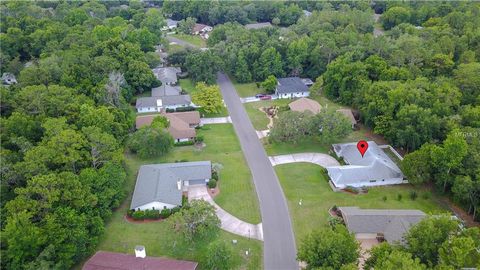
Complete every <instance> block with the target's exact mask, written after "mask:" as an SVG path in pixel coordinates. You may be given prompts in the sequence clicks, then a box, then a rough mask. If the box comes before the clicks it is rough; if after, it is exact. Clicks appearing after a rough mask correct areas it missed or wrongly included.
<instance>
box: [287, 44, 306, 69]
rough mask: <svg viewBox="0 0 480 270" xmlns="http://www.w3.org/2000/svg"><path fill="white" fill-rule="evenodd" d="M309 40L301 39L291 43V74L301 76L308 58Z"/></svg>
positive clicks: (288, 58) (289, 59)
mask: <svg viewBox="0 0 480 270" xmlns="http://www.w3.org/2000/svg"><path fill="white" fill-rule="evenodd" d="M308 42H309V39H308V38H301V39H298V40H295V41H293V42H291V43H290V44H289V45H288V49H287V63H288V64H287V65H288V67H289V68H290V74H291V75H293V76H299V75H300V74H301V73H302V71H303V66H304V65H305V62H306V60H307V57H308Z"/></svg>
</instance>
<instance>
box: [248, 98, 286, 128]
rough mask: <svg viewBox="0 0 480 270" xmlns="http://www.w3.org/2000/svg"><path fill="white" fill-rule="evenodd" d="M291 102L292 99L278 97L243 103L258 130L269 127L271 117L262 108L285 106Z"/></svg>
mask: <svg viewBox="0 0 480 270" xmlns="http://www.w3.org/2000/svg"><path fill="white" fill-rule="evenodd" d="M289 102H290V101H289V100H286V99H276V100H265V101H257V102H250V103H244V104H243V105H244V107H245V110H246V111H247V114H248V117H249V118H250V121H252V124H253V127H254V128H255V129H256V130H264V129H267V125H268V121H269V119H268V117H267V115H266V114H265V113H264V112H262V111H260V108H262V107H270V106H272V105H277V106H284V105H287V104H288V103H289Z"/></svg>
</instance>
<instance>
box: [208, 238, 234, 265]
mask: <svg viewBox="0 0 480 270" xmlns="http://www.w3.org/2000/svg"><path fill="white" fill-rule="evenodd" d="M232 264H233V250H232V249H231V248H230V247H229V246H228V245H227V244H226V243H225V242H224V241H215V242H212V243H210V244H209V245H208V248H207V254H206V259H205V265H206V267H207V269H211V270H228V269H232V266H233V265H232Z"/></svg>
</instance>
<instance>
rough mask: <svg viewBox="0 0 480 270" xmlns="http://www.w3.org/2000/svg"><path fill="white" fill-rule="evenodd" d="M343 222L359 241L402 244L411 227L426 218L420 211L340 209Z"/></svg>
mask: <svg viewBox="0 0 480 270" xmlns="http://www.w3.org/2000/svg"><path fill="white" fill-rule="evenodd" d="M338 209H339V210H340V212H341V214H342V218H343V221H344V222H345V225H346V226H347V229H348V231H349V232H350V233H353V234H355V237H356V238H357V239H379V240H385V241H387V242H388V243H402V242H403V236H404V235H405V233H407V232H408V230H409V229H410V227H412V226H413V225H415V224H417V223H419V222H420V221H421V220H422V219H424V218H425V217H426V215H425V213H424V212H422V211H420V210H397V209H383V210H381V209H360V208H358V207H339V208H338Z"/></svg>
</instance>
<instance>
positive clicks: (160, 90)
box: [152, 84, 182, 97]
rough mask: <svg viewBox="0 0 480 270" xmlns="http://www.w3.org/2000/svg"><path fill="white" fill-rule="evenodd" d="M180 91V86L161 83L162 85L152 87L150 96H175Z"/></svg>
mask: <svg viewBox="0 0 480 270" xmlns="http://www.w3.org/2000/svg"><path fill="white" fill-rule="evenodd" d="M180 92H182V88H180V86H171V85H167V84H163V85H162V86H159V87H156V88H152V97H162V96H177V95H180Z"/></svg>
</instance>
